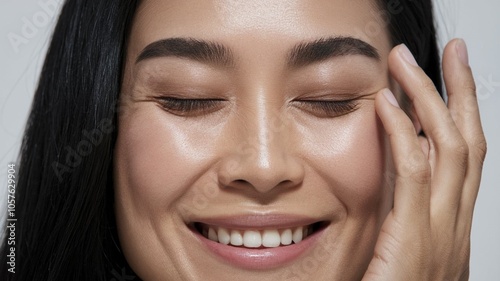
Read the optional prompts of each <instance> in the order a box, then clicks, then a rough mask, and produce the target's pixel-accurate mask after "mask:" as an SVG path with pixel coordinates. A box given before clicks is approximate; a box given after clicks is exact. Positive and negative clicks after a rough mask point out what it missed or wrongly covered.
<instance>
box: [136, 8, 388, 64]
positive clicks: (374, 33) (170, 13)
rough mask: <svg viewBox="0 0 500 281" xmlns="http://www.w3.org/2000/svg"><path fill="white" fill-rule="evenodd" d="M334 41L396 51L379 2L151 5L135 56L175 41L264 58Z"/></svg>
mask: <svg viewBox="0 0 500 281" xmlns="http://www.w3.org/2000/svg"><path fill="white" fill-rule="evenodd" d="M333 36H350V37H354V38H358V39H361V40H363V41H365V42H367V43H369V44H371V45H373V46H374V47H375V48H377V49H378V50H380V51H381V53H382V56H384V51H385V50H387V52H388V50H390V47H391V46H390V40H389V35H388V32H387V24H386V23H385V22H384V21H383V17H381V12H380V11H379V10H378V6H377V5H375V0H373V1H367V0H314V1H312V0H287V1H283V0H266V1H263V0H168V1H166V0H145V1H143V2H141V4H140V6H139V8H138V9H137V12H136V15H135V18H134V23H133V26H132V32H131V35H130V45H129V55H135V56H137V55H138V54H139V53H140V52H141V50H142V49H143V48H144V47H146V46H147V45H148V44H150V43H151V42H154V41H158V40H162V39H165V38H174V37H190V38H197V39H203V40H210V41H215V42H220V43H223V44H225V45H228V46H231V47H234V48H235V49H236V51H238V50H240V51H242V52H245V51H248V50H249V49H252V50H253V52H249V54H250V53H251V54H258V53H259V52H257V51H260V53H262V52H266V49H267V50H269V51H270V50H273V52H279V51H280V50H283V51H285V50H288V48H289V47H290V46H292V45H294V44H296V43H297V42H298V41H303V40H315V39H318V38H325V37H333Z"/></svg>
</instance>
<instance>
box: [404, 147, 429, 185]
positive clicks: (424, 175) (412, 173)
mask: <svg viewBox="0 0 500 281" xmlns="http://www.w3.org/2000/svg"><path fill="white" fill-rule="evenodd" d="M398 173H399V175H400V176H401V177H403V178H406V179H409V180H411V181H414V182H417V183H419V184H428V183H430V180H431V167H430V164H429V162H428V161H427V159H426V158H425V156H424V155H423V154H422V153H414V154H413V155H410V157H408V158H407V160H406V163H405V165H403V166H402V167H401V168H400V169H399V171H398Z"/></svg>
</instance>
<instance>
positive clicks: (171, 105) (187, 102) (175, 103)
mask: <svg viewBox="0 0 500 281" xmlns="http://www.w3.org/2000/svg"><path fill="white" fill-rule="evenodd" d="M158 101H159V104H160V106H161V107H163V108H164V109H165V110H167V111H168V112H171V113H173V114H175V115H179V116H199V115H203V114H208V113H211V112H214V111H216V110H217V109H219V108H220V107H221V103H222V102H223V101H224V100H222V99H181V98H173V97H159V98H158Z"/></svg>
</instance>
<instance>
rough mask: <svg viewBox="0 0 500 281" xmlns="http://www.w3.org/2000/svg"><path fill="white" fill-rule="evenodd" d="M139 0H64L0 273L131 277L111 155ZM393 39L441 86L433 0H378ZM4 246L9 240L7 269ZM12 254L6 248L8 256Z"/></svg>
mask: <svg viewBox="0 0 500 281" xmlns="http://www.w3.org/2000/svg"><path fill="white" fill-rule="evenodd" d="M138 1H139V0H107V1H80V0H67V1H66V2H65V4H64V5H63V7H62V11H61V14H60V17H59V20H58V23H57V25H56V27H55V30H54V33H53V37H52V41H51V44H50V47H49V50H48V53H47V56H46V59H45V62H44V65H43V69H42V73H41V76H40V80H39V85H38V88H37V90H36V93H35V97H34V100H33V104H32V108H31V113H30V116H29V119H28V123H27V126H26V129H25V133H24V138H23V142H22V147H21V152H20V159H19V162H18V163H19V165H18V168H19V170H18V173H17V181H18V182H17V186H16V194H15V196H16V210H15V215H16V218H17V222H15V245H14V246H12V245H11V244H8V237H9V235H10V230H9V229H7V230H6V232H5V234H4V235H6V236H7V237H5V239H4V241H3V243H2V248H1V256H0V270H1V271H0V279H1V280H40V281H43V280H113V278H114V279H115V280H134V279H133V278H135V280H138V278H137V277H134V274H133V272H132V271H131V269H130V268H129V267H128V265H127V263H126V261H125V259H124V258H123V255H122V254H121V253H120V247H119V243H118V242H116V241H117V240H116V227H115V223H114V212H113V173H112V170H113V169H112V167H113V163H112V159H113V157H112V156H113V147H114V142H115V138H116V136H115V134H116V130H115V129H114V128H115V127H116V122H117V112H118V111H117V109H118V107H117V105H118V97H119V93H120V85H121V80H122V69H123V64H124V63H123V62H124V56H125V50H126V47H125V46H126V43H127V38H128V33H129V29H130V25H131V22H132V20H133V16H134V13H135V10H136V7H137V5H138V3H137V2H138ZM378 1H379V4H381V7H383V8H382V9H381V10H384V11H388V12H389V13H388V14H389V15H390V21H389V22H388V28H389V31H390V32H391V36H392V40H393V42H392V43H393V44H399V43H405V44H406V45H407V46H408V47H409V48H410V50H411V51H412V52H413V53H414V54H415V55H416V58H417V61H418V62H419V64H420V65H421V66H422V67H423V68H424V70H425V71H426V72H427V74H428V75H429V76H430V77H431V78H432V79H433V81H434V83H435V84H436V87H437V88H438V89H441V85H442V82H441V75H440V58H439V54H438V47H437V43H436V32H435V28H434V24H433V16H432V6H431V0H426V1H409V0H408V1H404V0H402V1H396V2H398V4H399V5H400V8H399V9H398V10H394V11H392V10H390V9H389V8H390V7H389V5H391V3H392V2H394V0H383V1H382V0H378ZM11 247H15V249H14V250H15V251H14V252H15V273H10V272H8V269H9V268H11V265H12V264H8V263H9V262H10V261H11V258H9V257H8V255H11ZM11 256H12V255H11Z"/></svg>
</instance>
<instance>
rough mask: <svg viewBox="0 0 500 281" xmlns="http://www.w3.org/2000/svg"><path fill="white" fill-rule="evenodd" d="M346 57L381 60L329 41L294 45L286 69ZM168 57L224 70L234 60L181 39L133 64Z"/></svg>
mask: <svg viewBox="0 0 500 281" xmlns="http://www.w3.org/2000/svg"><path fill="white" fill-rule="evenodd" d="M347 55H362V56H365V57H368V58H372V59H375V60H380V55H379V53H378V51H377V49H376V48H375V47H373V46H372V45H370V44H368V43H366V42H365V41H362V40H360V39H356V38H354V37H328V38H320V39H318V40H315V41H308V42H301V43H299V44H297V45H295V46H294V47H293V48H292V49H290V52H289V53H288V66H289V67H303V66H306V65H309V64H312V63H315V62H320V61H324V60H327V59H330V58H333V57H340V56H347ZM168 56H173V57H179V58H187V59H192V60H195V61H200V62H203V63H207V64H212V65H217V66H223V67H231V66H233V65H234V56H233V53H232V51H231V50H230V49H229V48H228V47H226V46H224V45H222V44H220V43H216V42H211V41H203V40H198V39H194V38H182V37H177V38H167V39H162V40H159V41H155V42H153V43H151V44H149V45H147V46H146V47H145V48H144V49H143V50H142V52H141V53H140V54H139V56H138V57H137V60H136V63H139V62H140V61H143V60H147V59H151V58H157V57H168Z"/></svg>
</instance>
